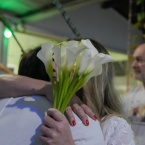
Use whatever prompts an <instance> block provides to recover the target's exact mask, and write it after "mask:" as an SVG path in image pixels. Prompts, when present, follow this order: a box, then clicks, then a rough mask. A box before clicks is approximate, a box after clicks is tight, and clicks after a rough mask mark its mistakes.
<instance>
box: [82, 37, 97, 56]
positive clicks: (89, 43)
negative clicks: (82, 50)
mask: <svg viewBox="0 0 145 145" xmlns="http://www.w3.org/2000/svg"><path fill="white" fill-rule="evenodd" d="M81 42H82V44H84V45H85V46H86V47H87V48H88V49H90V52H91V56H92V57H94V56H95V55H96V54H98V50H97V48H95V47H94V45H93V44H92V43H91V41H90V40H89V39H86V40H82V41H81Z"/></svg>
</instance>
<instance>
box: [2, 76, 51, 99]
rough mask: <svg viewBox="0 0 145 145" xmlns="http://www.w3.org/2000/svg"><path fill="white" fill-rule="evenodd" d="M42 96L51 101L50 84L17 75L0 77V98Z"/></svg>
mask: <svg viewBox="0 0 145 145" xmlns="http://www.w3.org/2000/svg"><path fill="white" fill-rule="evenodd" d="M24 95H43V96H47V98H48V99H49V100H50V101H52V100H53V95H52V87H51V83H49V82H47V81H42V80H37V79H32V78H29V77H25V76H19V75H0V98H4V97H5V98H6V97H10V96H13V97H18V96H24Z"/></svg>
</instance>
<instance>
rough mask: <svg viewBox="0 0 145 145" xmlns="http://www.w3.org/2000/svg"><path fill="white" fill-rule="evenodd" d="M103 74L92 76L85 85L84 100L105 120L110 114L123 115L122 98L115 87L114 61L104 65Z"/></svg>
mask: <svg viewBox="0 0 145 145" xmlns="http://www.w3.org/2000/svg"><path fill="white" fill-rule="evenodd" d="M102 67H103V71H102V74H101V75H99V76H97V77H93V78H91V79H90V80H89V81H88V82H87V84H86V85H85V86H84V87H83V97H82V101H83V102H84V103H85V104H86V105H88V106H89V107H90V108H91V109H92V110H93V112H94V113H95V114H96V115H97V116H99V117H100V118H103V117H104V119H103V120H102V121H105V120H106V119H107V118H108V117H110V116H120V117H123V118H125V117H124V116H123V111H122V105H121V98H120V96H119V95H118V93H117V91H116V89H115V87H114V81H113V78H114V73H113V66H112V63H106V64H104V65H103V66H102Z"/></svg>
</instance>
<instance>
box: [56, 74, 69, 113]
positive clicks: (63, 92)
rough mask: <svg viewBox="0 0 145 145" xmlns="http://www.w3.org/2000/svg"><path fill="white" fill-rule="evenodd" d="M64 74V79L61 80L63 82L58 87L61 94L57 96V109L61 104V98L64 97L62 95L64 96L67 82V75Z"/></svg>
mask: <svg viewBox="0 0 145 145" xmlns="http://www.w3.org/2000/svg"><path fill="white" fill-rule="evenodd" d="M64 76H65V77H64V80H63V84H62V86H61V87H60V91H61V94H60V96H59V103H58V109H59V110H60V108H61V104H62V101H63V98H64V96H66V92H67V86H68V84H69V76H68V75H67V73H66V74H65V75H64Z"/></svg>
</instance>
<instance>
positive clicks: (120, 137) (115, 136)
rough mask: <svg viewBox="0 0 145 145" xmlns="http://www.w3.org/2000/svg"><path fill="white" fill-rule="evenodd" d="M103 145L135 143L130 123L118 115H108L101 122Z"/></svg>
mask: <svg viewBox="0 0 145 145" xmlns="http://www.w3.org/2000/svg"><path fill="white" fill-rule="evenodd" d="M102 130H103V134H104V139H105V145H135V143H134V135H133V131H132V130H131V127H130V125H129V124H128V123H127V122H126V120H124V119H123V118H120V117H116V116H114V117H110V118H108V119H107V120H105V121H104V122H103V123H102Z"/></svg>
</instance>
